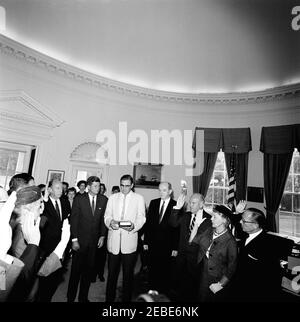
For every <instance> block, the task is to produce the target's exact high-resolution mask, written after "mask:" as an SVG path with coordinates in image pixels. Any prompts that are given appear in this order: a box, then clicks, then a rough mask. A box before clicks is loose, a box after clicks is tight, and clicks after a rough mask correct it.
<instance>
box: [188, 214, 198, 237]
mask: <svg viewBox="0 0 300 322" xmlns="http://www.w3.org/2000/svg"><path fill="white" fill-rule="evenodd" d="M193 216H194V217H193V219H192V222H191V224H190V227H189V236H191V233H192V231H193V229H194V226H195V223H196V217H197V214H193Z"/></svg>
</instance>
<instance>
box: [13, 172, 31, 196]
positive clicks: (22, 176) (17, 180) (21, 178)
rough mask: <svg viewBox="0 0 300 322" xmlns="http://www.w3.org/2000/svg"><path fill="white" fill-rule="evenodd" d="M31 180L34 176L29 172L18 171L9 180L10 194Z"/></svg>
mask: <svg viewBox="0 0 300 322" xmlns="http://www.w3.org/2000/svg"><path fill="white" fill-rule="evenodd" d="M30 180H34V178H33V176H32V175H30V174H29V173H18V174H16V175H14V176H13V177H12V178H11V179H10V181H9V194H11V193H12V192H13V191H17V190H18V189H19V188H22V187H25V186H26V185H28V183H29V181H30Z"/></svg>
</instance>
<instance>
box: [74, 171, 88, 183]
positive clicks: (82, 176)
mask: <svg viewBox="0 0 300 322" xmlns="http://www.w3.org/2000/svg"><path fill="white" fill-rule="evenodd" d="M86 179H87V171H77V177H76V183H77V182H78V181H80V180H86Z"/></svg>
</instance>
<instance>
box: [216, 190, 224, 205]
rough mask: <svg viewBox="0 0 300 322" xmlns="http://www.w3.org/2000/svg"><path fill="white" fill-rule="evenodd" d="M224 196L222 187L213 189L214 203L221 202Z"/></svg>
mask: <svg viewBox="0 0 300 322" xmlns="http://www.w3.org/2000/svg"><path fill="white" fill-rule="evenodd" d="M223 198H224V190H223V189H217V188H215V189H214V203H215V204H222V203H223Z"/></svg>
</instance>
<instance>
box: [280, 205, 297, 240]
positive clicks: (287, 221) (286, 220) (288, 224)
mask: <svg viewBox="0 0 300 322" xmlns="http://www.w3.org/2000/svg"><path fill="white" fill-rule="evenodd" d="M293 217H294V215H293V214H289V213H286V212H282V211H281V212H280V220H279V232H280V233H281V234H287V235H291V234H292V233H293Z"/></svg>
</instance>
